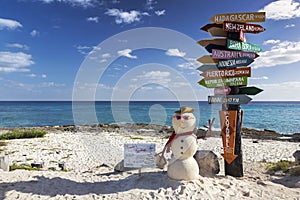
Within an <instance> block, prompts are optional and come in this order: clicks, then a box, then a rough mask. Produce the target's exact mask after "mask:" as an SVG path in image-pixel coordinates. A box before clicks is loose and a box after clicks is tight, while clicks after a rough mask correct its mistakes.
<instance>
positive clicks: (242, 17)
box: [210, 12, 266, 24]
mask: <svg viewBox="0 0 300 200" xmlns="http://www.w3.org/2000/svg"><path fill="white" fill-rule="evenodd" d="M265 20H266V13H265V12H248V13H230V14H218V15H215V16H214V17H212V18H210V21H211V22H214V23H216V24H223V22H226V21H230V22H264V21H265Z"/></svg>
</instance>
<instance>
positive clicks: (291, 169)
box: [266, 160, 300, 176]
mask: <svg viewBox="0 0 300 200" xmlns="http://www.w3.org/2000/svg"><path fill="white" fill-rule="evenodd" d="M266 170H267V173H268V174H270V175H276V174H277V173H278V172H279V173H283V174H289V175H291V176H300V166H299V165H296V163H295V162H292V161H286V160H280V161H278V162H275V163H268V165H267V168H266Z"/></svg>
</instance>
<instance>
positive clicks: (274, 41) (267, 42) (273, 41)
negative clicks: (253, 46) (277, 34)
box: [263, 40, 280, 45]
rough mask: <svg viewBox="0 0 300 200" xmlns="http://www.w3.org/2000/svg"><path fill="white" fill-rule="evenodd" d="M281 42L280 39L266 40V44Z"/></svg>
mask: <svg viewBox="0 0 300 200" xmlns="http://www.w3.org/2000/svg"><path fill="white" fill-rule="evenodd" d="M279 42H280V40H267V41H264V43H263V44H264V45H267V44H278V43H279Z"/></svg>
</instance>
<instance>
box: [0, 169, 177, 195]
mask: <svg viewBox="0 0 300 200" xmlns="http://www.w3.org/2000/svg"><path fill="white" fill-rule="evenodd" d="M100 176H102V175H100ZM33 178H35V179H36V180H29V181H19V182H2V183H0V191H1V192H0V198H1V199H4V197H5V194H6V193H7V192H9V191H12V190H16V191H19V192H22V193H28V194H33V195H45V196H50V197H54V196H56V195H66V194H68V195H87V194H91V193H92V194H96V195H101V194H103V195H104V194H113V193H117V192H124V191H129V190H132V189H146V190H156V189H159V188H162V187H163V188H167V187H172V188H173V189H176V188H177V187H178V186H179V185H181V183H180V182H178V181H174V180H171V179H169V178H168V176H167V174H166V173H164V172H143V173H142V174H141V176H139V175H138V174H132V175H130V176H128V177H126V178H123V179H122V178H120V179H118V180H104V181H98V182H77V181H73V180H70V179H66V178H60V177H55V178H47V177H45V176H34V177H33Z"/></svg>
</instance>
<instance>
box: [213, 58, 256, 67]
mask: <svg viewBox="0 0 300 200" xmlns="http://www.w3.org/2000/svg"><path fill="white" fill-rule="evenodd" d="M253 61H254V60H253V59H252V58H248V57H240V58H231V59H227V60H219V62H218V65H217V67H218V68H234V67H242V66H248V65H250V64H251V63H252V62H253Z"/></svg>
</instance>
